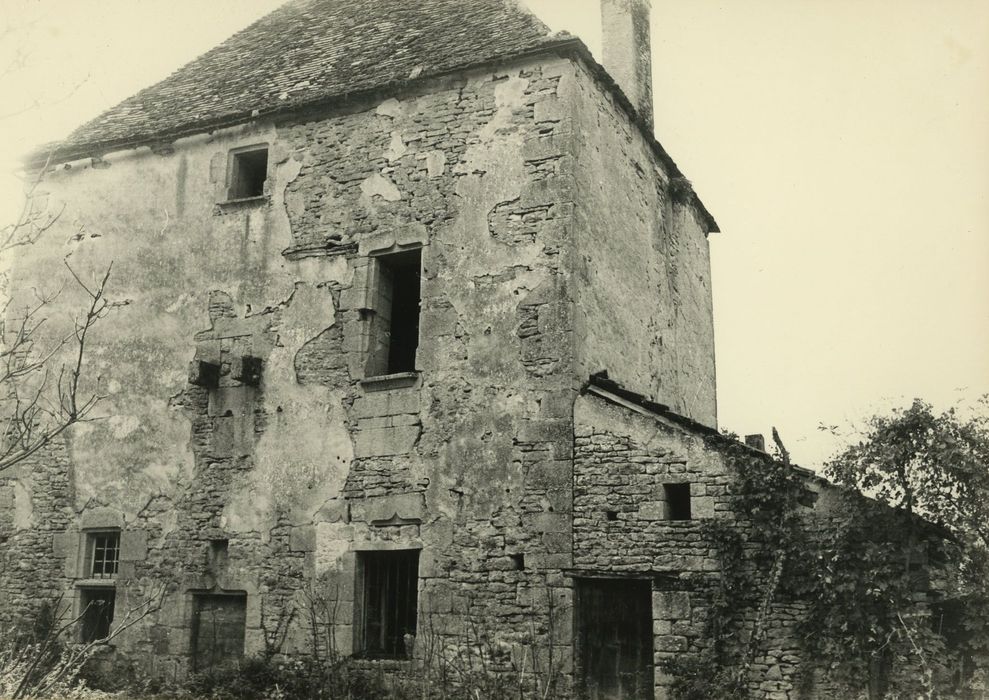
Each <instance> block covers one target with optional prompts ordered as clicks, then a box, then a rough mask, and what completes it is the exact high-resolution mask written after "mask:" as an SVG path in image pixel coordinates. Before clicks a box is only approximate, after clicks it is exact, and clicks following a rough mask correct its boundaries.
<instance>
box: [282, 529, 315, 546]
mask: <svg viewBox="0 0 989 700" xmlns="http://www.w3.org/2000/svg"><path fill="white" fill-rule="evenodd" d="M288 548H289V551H291V552H313V551H315V550H316V528H314V527H313V526H312V525H303V526H301V527H293V528H292V529H291V530H290V531H289V538H288Z"/></svg>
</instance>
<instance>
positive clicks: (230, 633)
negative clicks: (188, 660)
mask: <svg viewBox="0 0 989 700" xmlns="http://www.w3.org/2000/svg"><path fill="white" fill-rule="evenodd" d="M246 622H247V594H246V593H244V592H234V593H194V594H193V596H192V668H193V670H194V671H210V670H213V669H217V668H223V667H225V666H230V665H231V664H234V663H236V662H237V660H238V659H240V658H241V657H242V656H243V655H244V633H245V628H246Z"/></svg>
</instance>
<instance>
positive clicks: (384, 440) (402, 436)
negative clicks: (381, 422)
mask: <svg viewBox="0 0 989 700" xmlns="http://www.w3.org/2000/svg"><path fill="white" fill-rule="evenodd" d="M419 432H420V427H419V426H418V425H409V426H401V427H395V428H373V429H371V430H359V431H357V432H356V433H355V434H354V456H355V457H390V456H394V455H402V454H408V453H409V452H411V451H412V448H413V447H414V446H415V443H416V441H417V440H418V439H419Z"/></svg>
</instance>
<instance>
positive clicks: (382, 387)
mask: <svg viewBox="0 0 989 700" xmlns="http://www.w3.org/2000/svg"><path fill="white" fill-rule="evenodd" d="M418 382H419V372H396V373H395V374H380V375H378V376H376V377H364V379H362V380H361V386H362V387H364V391H388V390H389V389H405V388H407V387H410V386H415V385H416V384H417V383H418Z"/></svg>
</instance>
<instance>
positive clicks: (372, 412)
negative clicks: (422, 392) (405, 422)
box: [353, 390, 419, 418]
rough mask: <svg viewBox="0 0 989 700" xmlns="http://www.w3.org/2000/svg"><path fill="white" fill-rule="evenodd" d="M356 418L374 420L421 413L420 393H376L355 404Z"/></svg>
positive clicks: (360, 399) (363, 397) (403, 391)
mask: <svg viewBox="0 0 989 700" xmlns="http://www.w3.org/2000/svg"><path fill="white" fill-rule="evenodd" d="M353 413H354V416H355V417H357V418H372V417H378V416H396V415H399V414H403V413H415V414H418V413H419V392H418V391H415V390H412V391H407V390H399V391H376V392H373V393H370V394H367V395H366V396H362V397H360V398H359V399H357V400H356V401H355V402H354V409H353Z"/></svg>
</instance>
